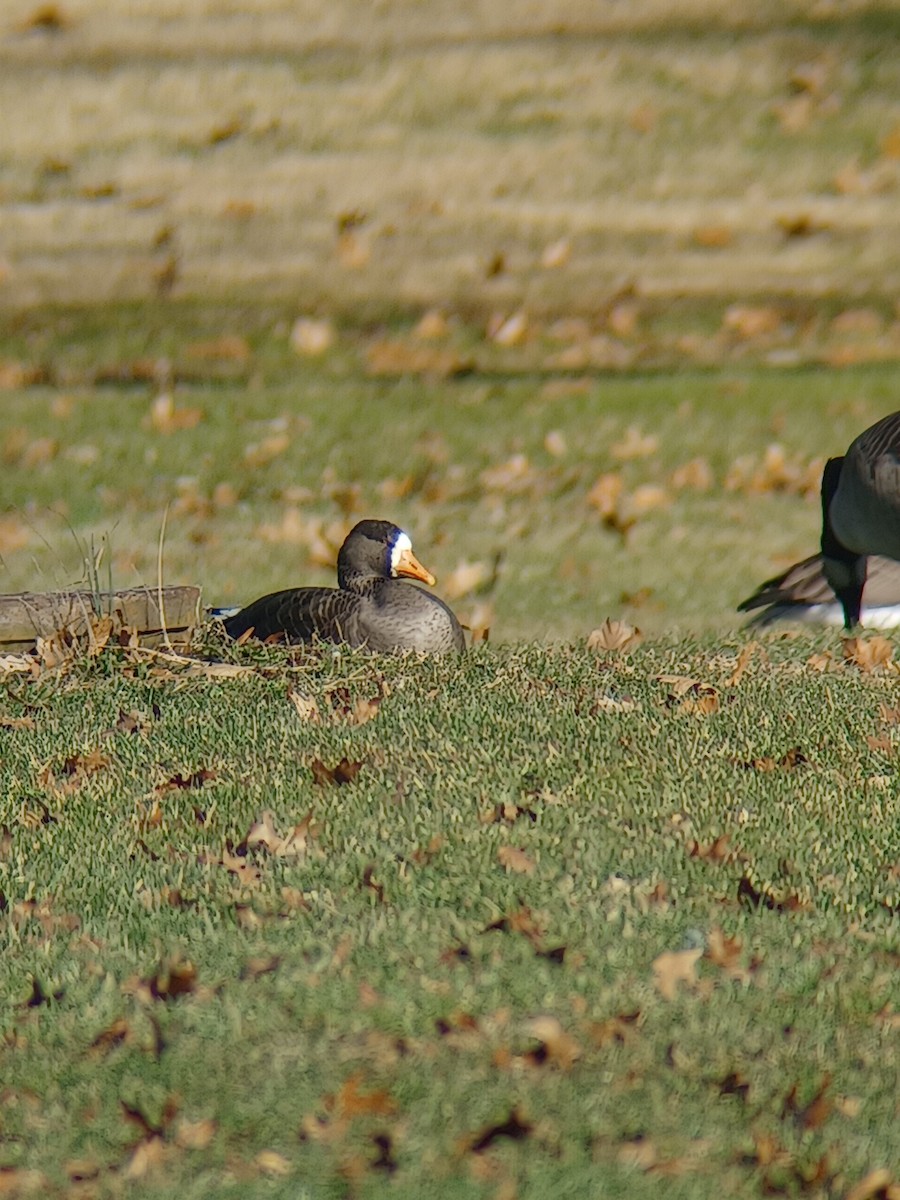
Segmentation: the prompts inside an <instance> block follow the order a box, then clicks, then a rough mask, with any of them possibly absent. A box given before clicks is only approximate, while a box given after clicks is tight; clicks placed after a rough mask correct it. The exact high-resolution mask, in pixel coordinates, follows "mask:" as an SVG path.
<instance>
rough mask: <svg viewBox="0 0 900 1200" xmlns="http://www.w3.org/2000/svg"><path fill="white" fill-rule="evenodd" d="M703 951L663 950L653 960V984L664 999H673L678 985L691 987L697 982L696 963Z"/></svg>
mask: <svg viewBox="0 0 900 1200" xmlns="http://www.w3.org/2000/svg"><path fill="white" fill-rule="evenodd" d="M702 955H703V951H702V950H699V949H696V950H664V951H663V953H662V954H660V955H658V956H657V957H656V958H655V959H654V960H653V964H652V965H653V986H654V987H655V988H656V990H657V991H658V992H659V993H660V995H661V996H662V997H663V998H664V999H665V1000H674V999H675V996H676V994H677V992H678V985H679V984H681V983H683V984H685V986H687V987H689V988H690V987H693V986H694V984H695V983H696V982H697V963H698V962H699V961H700V958H701V957H702Z"/></svg>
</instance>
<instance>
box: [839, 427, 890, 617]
mask: <svg viewBox="0 0 900 1200" xmlns="http://www.w3.org/2000/svg"><path fill="white" fill-rule="evenodd" d="M876 554H878V555H882V556H884V557H886V558H890V559H893V560H895V561H897V560H900V413H891V414H890V415H889V416H887V417H884V418H882V420H880V421H877V422H876V423H875V424H874V425H872V426H871V427H870V428H869V429H866V430H865V431H864V432H863V433H861V434H860V435H859V437H857V438H855V439H854V441H853V442H851V444H850V447H849V449H848V450H847V453H846V454H845V455H843V457H841V458H830V459H829V460H828V462H827V463H826V464H825V470H824V472H823V473H822V558H823V561H824V566H825V575H826V578H827V579H828V582H829V584H830V585H831V587H832V589H833V590H834V592H835V594H836V595H837V597H838V599H839V600H840V602H841V604H842V606H843V610H844V623H845V625H846V626H847V627H848V628H850V627H851V626H852V625H855V624H857V623H858V622H859V619H860V612H861V608H862V598H863V591H864V589H865V587H866V573H867V561H866V560H867V558H868V557H869V556H870V555H876Z"/></svg>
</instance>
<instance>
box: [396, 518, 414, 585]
mask: <svg viewBox="0 0 900 1200" xmlns="http://www.w3.org/2000/svg"><path fill="white" fill-rule="evenodd" d="M404 550H412V542H411V541H410V540H409V534H408V533H404V532H403V530H402V529H401V531H400V532H399V533H398V534H397V536H396V537H395V538H394V544H393V546H391V576H392V578H395V579H396V577H397V568H398V567H399V566H400V555H401V554H402V553H403V551H404Z"/></svg>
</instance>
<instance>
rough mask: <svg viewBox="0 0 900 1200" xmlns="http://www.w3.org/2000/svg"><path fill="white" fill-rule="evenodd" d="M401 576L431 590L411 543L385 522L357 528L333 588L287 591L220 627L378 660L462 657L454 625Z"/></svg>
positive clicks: (433, 599)
mask: <svg viewBox="0 0 900 1200" xmlns="http://www.w3.org/2000/svg"><path fill="white" fill-rule="evenodd" d="M398 576H401V577H406V578H411V579H421V580H422V581H423V582H425V583H434V577H433V576H432V575H431V573H430V572H429V571H427V570H426V569H425V568H424V567H423V566H422V564H421V563H420V562H419V561H418V559H417V558H416V557H415V555H414V554H413V553H412V547H411V545H410V541H409V538H408V537H407V535H406V534H405V533H403V531H402V530H401V529H398V527H397V526H396V525H392V524H391V523H390V522H388V521H360V522H359V523H358V524H357V525H355V526H354V527H353V529H351V531H350V533H349V534H348V535H347V537H346V539H345V541H344V544H343V545H342V546H341V549H340V552H339V554H338V587H336V588H328V587H308V588H287V589H285V590H284V591H280V592H273V593H271V594H270V595H268V596H262V597H261V598H260V599H259V600H254V601H253V603H252V604H249V605H247V607H246V608H242V609H241V610H240V612H238V613H236V614H235V615H234V616H231V617H228V618H227V619H226V620H225V622H224V625H225V631H226V633H227V634H228V635H229V637H233V638H239V637H242V636H243V635H244V634H246V633H247V632H248V631H252V636H253V637H256V638H259V639H260V640H261V641H265V640H266V639H268V638H271V637H280V638H283V639H284V640H285V641H287V642H308V641H312V640H313V639H315V638H318V639H320V640H321V641H325V642H341V643H346V644H347V645H349V646H354V647H361V646H365V647H366V648H367V649H369V650H373V651H376V652H380V653H398V652H401V651H404V650H416V651H419V652H421V653H424V654H446V653H460V652H461V651H463V650H464V649H465V638H464V637H463V632H462V629H461V627H460V624H459V622H458V621H457V619H456V617H455V616H454V615H453V613H452V611H451V610H450V609H449V608H448V607H447V605H446V604H445V603H444V602H443V600H440V599H439V598H438V597H437V596H433V595H431V594H429V593H428V592H425V591H423V590H422V589H421V588H418V587H416V586H415V584H412V583H406V582H404V579H403V578H398Z"/></svg>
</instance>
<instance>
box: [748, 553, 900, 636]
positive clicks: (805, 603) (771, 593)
mask: <svg viewBox="0 0 900 1200" xmlns="http://www.w3.org/2000/svg"><path fill="white" fill-rule="evenodd" d="M738 612H754V616H753V618H752V620H751V622H750V624H752V625H761V626H762V625H771V624H773V623H774V622H775V621H781V620H788V621H804V622H814V623H817V624H820V625H843V624H844V612H843V608H842V606H841V604H840V602H839V600H838V598H837V596H836V595H835V593H834V590H833V588H832V587H831V585H830V584H829V582H828V580H827V579H826V577H825V563H824V560H823V558H822V555H821V554H813V555H811V556H810V557H809V558H804V559H803V561H802V562H798V563H794V565H793V566H791V567H788V569H787V570H786V571H784V572H783V573H782V574H781V575H776V576H775V577H774V578H773V579H767V580H766V582H765V583H762V584H760V586H759V587H758V588H757V589H756V591H755V592H754V593H753V595H752V596H748V597H747V599H746V600H744V601H743V602H742V603H741V604H739V605H738ZM860 620H861V623H862V624H863V625H868V626H870V627H872V628H875V629H893V628H895V627H896V626H898V625H900V562H895V561H894V560H893V559H890V558H882V557H881V556H880V555H873V556H872V557H871V558H869V560H868V570H867V574H866V587H865V596H864V603H863V606H862V613H861V618H860Z"/></svg>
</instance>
